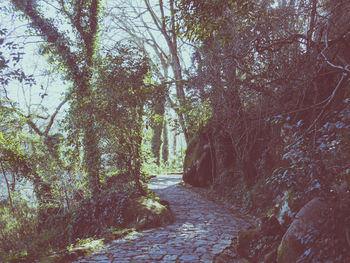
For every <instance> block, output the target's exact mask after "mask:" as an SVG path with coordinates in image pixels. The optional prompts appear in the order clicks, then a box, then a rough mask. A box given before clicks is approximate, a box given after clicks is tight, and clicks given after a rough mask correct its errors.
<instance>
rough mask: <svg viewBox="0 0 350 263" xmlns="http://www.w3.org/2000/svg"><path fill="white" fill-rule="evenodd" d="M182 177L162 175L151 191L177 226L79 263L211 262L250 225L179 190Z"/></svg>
mask: <svg viewBox="0 0 350 263" xmlns="http://www.w3.org/2000/svg"><path fill="white" fill-rule="evenodd" d="M180 181H181V175H159V176H157V177H156V178H154V179H153V180H152V182H151V183H150V185H149V188H150V189H151V190H153V191H154V192H155V193H156V194H157V195H158V196H159V197H161V198H162V199H165V200H167V201H168V202H169V203H170V207H171V209H172V211H173V212H174V214H175V222H174V223H173V224H172V225H169V226H166V227H159V228H154V229H149V230H145V231H141V232H138V233H136V234H134V235H131V236H127V237H125V238H124V239H120V240H116V241H113V242H112V243H109V244H107V245H105V247H104V248H103V249H102V250H100V251H98V252H95V253H94V254H92V255H90V256H87V257H84V258H81V259H79V260H78V261H76V262H80V263H85V262H116V263H119V262H120V263H123V262H212V259H213V257H214V255H215V254H217V253H219V252H221V251H222V250H223V249H224V248H225V247H227V246H229V245H230V243H231V239H232V238H233V237H234V236H236V234H237V232H238V231H239V230H242V229H247V228H248V227H249V223H248V222H247V220H245V219H244V216H242V215H240V214H239V213H238V212H235V213H233V212H232V211H231V210H228V209H226V208H224V207H222V206H220V205H218V204H216V203H213V202H211V201H209V200H206V199H203V198H201V197H200V196H199V195H198V194H196V193H194V192H191V191H189V190H187V189H185V188H184V187H182V186H179V185H178V183H179V182H180Z"/></svg>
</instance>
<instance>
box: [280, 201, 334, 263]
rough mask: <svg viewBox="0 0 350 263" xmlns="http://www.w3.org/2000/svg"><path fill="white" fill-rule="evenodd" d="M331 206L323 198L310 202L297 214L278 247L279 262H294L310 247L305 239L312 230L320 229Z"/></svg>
mask: <svg viewBox="0 0 350 263" xmlns="http://www.w3.org/2000/svg"><path fill="white" fill-rule="evenodd" d="M329 209H330V206H329V205H328V204H327V203H326V202H325V201H324V200H322V199H321V198H314V199H312V200H311V201H310V202H308V203H307V204H306V205H305V206H304V207H303V208H302V209H301V210H300V211H299V212H298V214H297V215H296V217H295V219H294V220H293V222H292V224H291V225H290V226H289V228H288V230H287V232H286V233H285V234H284V236H283V238H282V241H281V244H280V246H279V247H278V256H277V262H278V263H292V262H296V261H297V259H298V258H299V257H300V256H301V255H302V254H303V253H304V252H305V251H306V250H307V249H308V248H307V247H306V246H305V242H304V239H305V238H306V237H307V236H308V234H309V233H310V231H311V230H313V229H320V228H321V226H322V223H324V221H325V218H324V215H325V214H326V212H327V210H329Z"/></svg>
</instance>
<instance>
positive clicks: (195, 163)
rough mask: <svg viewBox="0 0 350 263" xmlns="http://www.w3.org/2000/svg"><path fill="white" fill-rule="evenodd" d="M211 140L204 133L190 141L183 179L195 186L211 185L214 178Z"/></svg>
mask: <svg viewBox="0 0 350 263" xmlns="http://www.w3.org/2000/svg"><path fill="white" fill-rule="evenodd" d="M211 150H212V149H211V147H210V141H209V138H208V137H207V136H205V135H204V134H202V135H199V136H198V137H194V138H193V139H192V140H191V142H190V143H189V145H188V147H187V150H186V156H185V160H184V175H183V180H184V181H185V182H186V183H188V184H191V185H193V186H198V187H206V186H209V185H210V184H211V183H212V182H213V179H214V176H215V175H214V173H213V171H214V169H213V162H212V158H211V156H212V154H213V153H212V151H211Z"/></svg>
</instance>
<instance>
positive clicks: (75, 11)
mask: <svg viewBox="0 0 350 263" xmlns="http://www.w3.org/2000/svg"><path fill="white" fill-rule="evenodd" d="M12 3H13V5H14V6H15V7H16V8H17V9H18V10H20V11H21V12H22V13H23V14H25V15H26V17H27V18H28V19H29V20H30V22H31V26H32V28H33V29H35V30H37V31H39V33H40V34H41V35H42V36H43V37H44V39H45V40H46V41H47V43H48V50H49V51H50V52H51V53H52V54H55V55H56V56H57V57H58V59H59V60H60V62H61V63H62V65H63V66H64V67H65V72H66V75H67V78H68V79H70V80H71V81H72V82H73V86H74V90H73V94H74V96H73V97H74V101H75V102H76V103H75V108H74V113H75V114H77V117H78V118H77V119H78V120H77V124H78V127H79V129H81V131H82V132H83V144H84V153H85V166H86V170H87V174H88V178H89V182H90V190H91V193H92V195H93V196H96V195H98V194H99V192H100V179H99V177H100V175H99V172H100V158H101V157H100V153H99V149H98V138H97V136H96V132H95V129H96V127H95V118H94V110H93V107H92V105H93V104H92V103H91V90H92V78H93V66H94V55H95V52H96V37H97V33H98V14H99V5H100V1H98V0H89V1H82V0H77V1H74V2H70V1H65V0H60V1H59V9H60V11H61V12H62V13H63V14H64V16H65V17H66V18H67V20H68V23H69V24H70V25H71V30H72V31H73V32H74V33H75V36H76V39H75V40H71V39H69V35H68V34H65V33H63V32H61V31H60V30H59V29H58V28H57V27H56V25H55V24H54V23H53V22H52V21H51V19H50V18H49V17H45V16H44V14H42V13H41V12H40V7H39V5H38V4H37V1H34V0H26V1H22V0H12ZM74 42H75V43H77V45H76V46H75V47H74V48H72V47H71V46H72V43H74Z"/></svg>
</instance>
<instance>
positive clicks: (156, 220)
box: [124, 196, 174, 229]
mask: <svg viewBox="0 0 350 263" xmlns="http://www.w3.org/2000/svg"><path fill="white" fill-rule="evenodd" d="M124 218H125V224H126V225H127V226H128V227H134V228H136V229H146V228H152V227H158V226H164V225H169V224H171V223H172V222H173V221H174V215H173V213H172V212H171V210H170V209H169V208H168V207H167V206H165V205H162V204H161V203H159V202H158V201H156V200H154V199H152V198H148V197H145V196H141V197H138V198H134V199H131V200H130V201H129V202H128V205H127V207H126V209H125V212H124Z"/></svg>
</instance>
